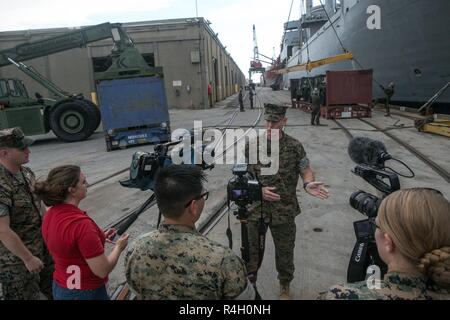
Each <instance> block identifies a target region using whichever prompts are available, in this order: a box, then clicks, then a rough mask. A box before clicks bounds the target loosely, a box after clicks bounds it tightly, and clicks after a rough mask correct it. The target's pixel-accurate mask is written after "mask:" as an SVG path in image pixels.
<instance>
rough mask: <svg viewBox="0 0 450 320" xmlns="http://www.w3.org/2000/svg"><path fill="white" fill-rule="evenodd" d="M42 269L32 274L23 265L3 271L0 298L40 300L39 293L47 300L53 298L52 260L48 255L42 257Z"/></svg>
mask: <svg viewBox="0 0 450 320" xmlns="http://www.w3.org/2000/svg"><path fill="white" fill-rule="evenodd" d="M43 262H44V269H42V271H41V272H40V273H39V274H32V273H30V272H29V271H28V270H27V269H26V268H25V265H21V266H18V267H16V268H14V270H11V272H5V274H4V275H3V276H2V278H3V279H2V280H1V282H0V300H40V299H41V293H43V294H44V295H45V297H46V298H47V299H49V300H52V299H53V294H52V281H53V268H54V267H53V262H52V260H51V257H50V255H46V257H45V259H44V261H43Z"/></svg>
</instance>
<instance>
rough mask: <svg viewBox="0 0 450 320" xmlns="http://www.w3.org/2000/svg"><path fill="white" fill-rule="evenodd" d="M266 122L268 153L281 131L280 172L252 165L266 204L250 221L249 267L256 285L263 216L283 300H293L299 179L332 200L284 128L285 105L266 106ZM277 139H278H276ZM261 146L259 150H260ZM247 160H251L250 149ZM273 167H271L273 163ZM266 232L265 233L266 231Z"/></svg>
mask: <svg viewBox="0 0 450 320" xmlns="http://www.w3.org/2000/svg"><path fill="white" fill-rule="evenodd" d="M264 108H265V120H266V128H267V131H266V137H267V140H268V141H267V142H268V147H267V150H271V148H270V142H271V140H272V139H274V138H275V136H276V135H273V132H274V131H275V130H279V141H278V142H279V153H278V156H279V157H278V161H279V166H278V168H279V170H278V173H277V174H275V175H262V174H261V168H262V167H263V165H262V164H261V163H260V162H258V163H257V164H251V165H249V171H250V172H252V173H253V174H254V175H255V176H256V177H257V178H258V180H259V182H260V183H261V185H262V197H263V201H262V203H258V205H253V206H252V207H250V209H249V212H250V217H249V219H248V234H249V236H248V238H249V251H250V261H249V263H248V265H247V269H248V271H249V276H250V280H251V281H252V282H256V278H257V277H256V275H257V271H258V268H259V266H260V262H261V261H262V256H263V254H264V252H263V248H261V249H260V246H259V244H260V241H259V240H258V238H259V236H260V233H261V231H260V223H259V219H260V217H261V210H262V216H263V219H264V223H265V225H266V226H268V227H269V228H270V231H271V234H272V237H273V240H274V244H275V263H276V269H277V271H278V279H279V281H280V299H291V295H290V291H289V284H290V282H291V281H292V279H293V278H294V269H295V267H294V246H295V234H296V226H295V217H296V216H297V215H298V214H299V213H300V206H299V204H298V200H297V194H296V188H297V184H298V180H299V176H301V177H302V180H303V188H304V190H305V191H306V192H307V193H309V194H310V195H312V196H314V197H317V198H320V199H327V198H328V190H327V189H326V188H325V187H324V185H323V183H322V182H318V181H315V178H314V172H313V171H312V169H311V166H310V163H309V160H308V157H307V156H306V152H305V149H304V148H303V146H302V144H301V143H300V142H299V141H298V140H297V139H295V138H293V137H291V136H289V135H287V134H286V133H285V132H284V131H283V128H284V126H285V125H286V122H287V118H286V108H287V107H285V106H280V105H275V104H264ZM272 136H274V137H272ZM260 147H261V146H260V144H258V148H260ZM246 157H247V159H248V158H249V154H248V148H247V150H246ZM269 165H270V164H269ZM264 232H265V231H264Z"/></svg>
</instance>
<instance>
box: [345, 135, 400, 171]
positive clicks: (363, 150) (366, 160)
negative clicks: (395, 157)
mask: <svg viewBox="0 0 450 320" xmlns="http://www.w3.org/2000/svg"><path fill="white" fill-rule="evenodd" d="M348 155H349V156H350V158H351V159H352V160H353V161H354V162H356V163H357V164H366V165H370V166H375V167H378V168H384V162H385V161H386V160H390V159H392V157H391V155H389V153H388V152H387V150H386V147H385V145H384V144H383V143H382V142H381V141H377V140H372V139H370V138H366V137H356V138H353V139H352V140H351V141H350V143H349V145H348Z"/></svg>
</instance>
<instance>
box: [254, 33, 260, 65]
mask: <svg viewBox="0 0 450 320" xmlns="http://www.w3.org/2000/svg"><path fill="white" fill-rule="evenodd" d="M253 59H254V60H255V61H258V60H259V50H258V42H257V41H256V28H255V25H253Z"/></svg>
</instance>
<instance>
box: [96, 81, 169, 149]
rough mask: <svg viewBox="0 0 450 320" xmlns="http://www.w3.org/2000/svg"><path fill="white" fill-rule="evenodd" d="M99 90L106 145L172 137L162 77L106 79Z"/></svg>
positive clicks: (123, 145)
mask: <svg viewBox="0 0 450 320" xmlns="http://www.w3.org/2000/svg"><path fill="white" fill-rule="evenodd" d="M97 91H98V100H99V105H100V111H101V114H102V123H103V129H104V131H105V137H106V140H107V145H108V143H110V144H111V146H112V147H113V148H114V147H119V146H120V147H125V146H128V145H132V144H142V143H155V142H164V141H168V140H169V139H170V118H169V110H168V106H167V99H166V92H165V88H164V79H163V78H160V77H157V76H155V77H139V78H132V79H117V80H104V81H101V82H100V83H99V85H98V86H97ZM136 137H139V138H138V139H136ZM108 149H110V148H109V146H108Z"/></svg>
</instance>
